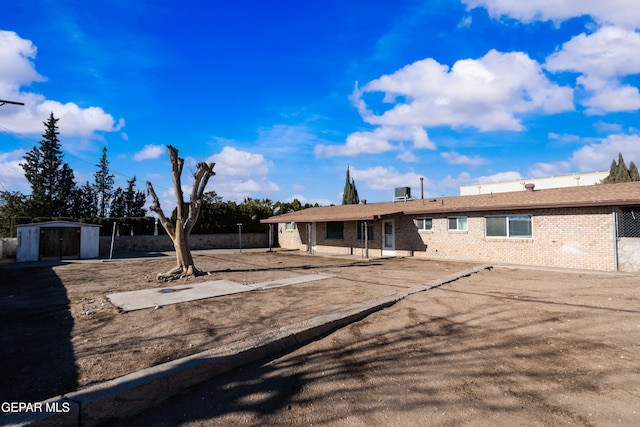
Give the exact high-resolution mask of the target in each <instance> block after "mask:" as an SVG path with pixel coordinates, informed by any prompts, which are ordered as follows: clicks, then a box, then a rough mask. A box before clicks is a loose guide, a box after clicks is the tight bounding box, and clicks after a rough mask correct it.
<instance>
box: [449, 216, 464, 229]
mask: <svg viewBox="0 0 640 427" xmlns="http://www.w3.org/2000/svg"><path fill="white" fill-rule="evenodd" d="M447 219H448V222H449V231H467V217H466V216H452V217H449V218H447Z"/></svg>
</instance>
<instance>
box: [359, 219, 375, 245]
mask: <svg viewBox="0 0 640 427" xmlns="http://www.w3.org/2000/svg"><path fill="white" fill-rule="evenodd" d="M357 227H358V240H364V230H365V228H366V229H367V240H368V241H370V242H371V241H373V222H371V221H358V225H357Z"/></svg>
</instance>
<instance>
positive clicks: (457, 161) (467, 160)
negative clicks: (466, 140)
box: [440, 151, 489, 166]
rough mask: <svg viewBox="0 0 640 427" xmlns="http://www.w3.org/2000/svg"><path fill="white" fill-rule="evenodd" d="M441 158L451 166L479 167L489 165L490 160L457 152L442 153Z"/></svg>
mask: <svg viewBox="0 0 640 427" xmlns="http://www.w3.org/2000/svg"><path fill="white" fill-rule="evenodd" d="M440 156H442V158H443V159H445V160H446V161H447V163H449V164H450V165H469V166H479V165H484V164H487V163H489V160H487V159H484V158H482V157H480V156H473V157H469V156H465V155H463V154H460V153H458V152H456V151H449V152H445V153H441V154H440Z"/></svg>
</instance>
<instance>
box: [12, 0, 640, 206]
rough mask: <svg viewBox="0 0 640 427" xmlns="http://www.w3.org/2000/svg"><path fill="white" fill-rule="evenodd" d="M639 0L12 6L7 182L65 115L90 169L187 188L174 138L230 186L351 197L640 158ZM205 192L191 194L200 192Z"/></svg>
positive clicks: (160, 187)
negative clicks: (170, 153) (49, 124)
mask: <svg viewBox="0 0 640 427" xmlns="http://www.w3.org/2000/svg"><path fill="white" fill-rule="evenodd" d="M636 1H637V0H609V1H607V2H602V1H601V0H565V1H549V0H529V1H526V2H521V1H515V0H514V1H508V0H461V1H456V0H426V1H415V0H389V1H387V0H381V1H371V0H367V1H361V0H351V1H338V0H327V1H324V2H302V1H274V2H265V1H249V0H238V1H235V2H209V1H193V0H186V1H185V0H182V1H173V0H164V1H163V0H158V1H129V0H113V1H103V2H86V1H80V0H77V1H67V0H56V1H53V0H52V1H47V0H40V1H35V0H21V1H20V2H9V3H7V4H5V5H3V10H2V14H0V99H8V100H13V101H20V102H24V103H25V106H24V107H19V106H11V105H5V106H2V107H0V188H2V189H7V190H11V191H22V192H25V193H28V192H29V185H28V183H27V182H26V180H25V179H24V176H23V174H22V169H21V168H20V166H19V163H20V162H21V161H22V156H24V153H25V151H26V150H29V149H30V148H32V147H33V146H35V145H36V144H37V143H38V141H39V140H40V139H41V136H40V135H41V134H42V132H43V130H44V127H43V124H42V122H43V121H45V120H46V119H47V117H48V116H49V114H50V113H51V112H53V113H54V115H55V116H56V117H58V118H59V119H60V121H59V127H60V131H61V135H60V139H61V142H62V148H63V150H64V153H65V161H67V162H68V163H69V164H70V166H71V167H72V168H73V169H74V171H75V173H76V179H77V181H78V183H79V184H84V182H86V181H87V180H89V181H93V173H94V172H95V171H96V169H97V168H96V166H95V165H96V164H97V163H98V161H99V158H100V155H101V150H102V147H103V146H106V147H107V150H108V158H109V161H110V168H111V170H112V172H114V173H115V174H116V184H117V185H121V186H125V184H126V180H127V179H130V178H131V177H133V176H136V177H137V180H138V181H137V182H138V185H139V188H141V189H142V188H143V187H144V181H147V180H149V181H151V182H152V183H153V184H154V186H155V188H156V191H157V192H158V194H159V195H160V197H161V199H162V200H164V202H163V207H165V206H166V208H165V209H167V210H168V209H170V206H167V205H168V204H171V203H174V202H173V199H172V190H171V176H170V166H169V164H168V157H167V154H166V145H167V144H172V145H174V146H175V147H177V148H178V149H179V151H180V154H181V155H182V156H183V157H185V158H186V160H187V165H188V166H189V168H190V169H189V168H185V176H184V177H183V182H184V183H185V185H186V186H188V185H189V183H190V178H189V177H188V175H189V174H188V170H195V164H196V162H199V161H203V160H204V161H215V162H216V163H217V164H216V167H215V170H216V171H217V175H216V176H215V177H214V178H213V179H211V181H210V183H209V187H208V189H209V190H214V191H216V192H217V193H218V194H219V195H221V196H222V197H223V198H224V199H225V200H236V201H242V199H244V198H245V197H253V198H270V199H272V200H274V201H276V200H281V201H290V200H292V199H293V198H294V197H295V198H298V199H300V200H301V201H302V202H310V203H315V202H319V203H320V204H329V203H340V200H341V192H342V189H343V187H344V177H345V171H346V168H347V165H349V166H350V168H351V175H352V177H354V179H355V181H356V186H357V188H358V192H359V194H360V197H361V198H366V199H367V200H368V201H370V202H377V201H390V200H392V198H393V189H394V188H395V187H399V186H409V187H412V190H413V193H414V194H418V193H419V186H420V177H424V186H425V195H427V196H440V195H456V194H458V193H459V187H460V185H468V184H473V183H478V182H483V183H484V182H495V181H503V180H514V179H526V178H532V177H540V176H550V175H560V174H566V173H575V172H592V171H604V170H608V168H609V165H610V163H611V160H612V159H613V158H614V157H616V158H617V154H618V152H619V151H621V152H622V153H623V154H624V155H625V160H626V161H627V163H629V162H630V161H632V160H633V161H635V162H636V163H638V162H639V161H640V129H639V127H638V125H637V123H638V118H639V117H640V114H639V111H640V93H639V91H638V87H640V55H638V52H640V33H639V32H638V30H639V29H640V8H638V7H637V3H636ZM187 194H188V192H187Z"/></svg>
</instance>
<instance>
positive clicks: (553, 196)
mask: <svg viewBox="0 0 640 427" xmlns="http://www.w3.org/2000/svg"><path fill="white" fill-rule="evenodd" d="M628 205H640V182H624V183H619V184H597V185H585V186H576V187H564V188H552V189H548V190H534V191H524V190H523V191H514V192H509V193H495V194H478V195H473V196H455V197H438V198H426V199H419V200H410V201H406V202H384V203H369V204H366V205H365V204H360V205H339V206H323V207H316V208H308V209H304V210H301V211H297V212H292V213H288V214H284V215H278V216H272V217H269V218H267V219H263V220H261V222H262V223H265V224H275V223H282V222H331V221H358V220H362V221H365V220H373V219H375V218H380V217H384V216H387V215H392V214H398V213H403V214H406V215H427V214H436V213H440V214H456V213H465V212H486V211H513V210H523V209H554V208H575V207H588V206H628Z"/></svg>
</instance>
